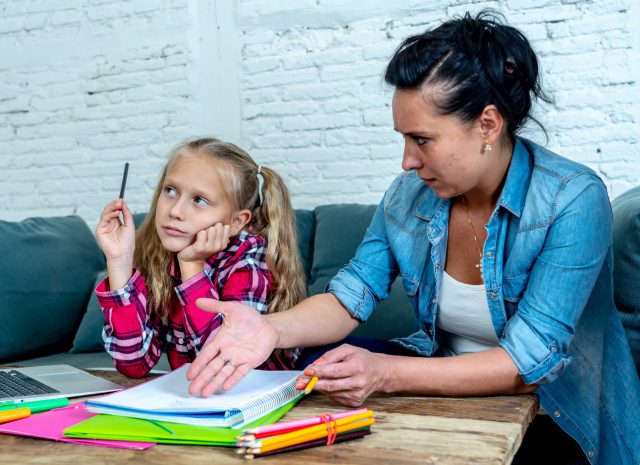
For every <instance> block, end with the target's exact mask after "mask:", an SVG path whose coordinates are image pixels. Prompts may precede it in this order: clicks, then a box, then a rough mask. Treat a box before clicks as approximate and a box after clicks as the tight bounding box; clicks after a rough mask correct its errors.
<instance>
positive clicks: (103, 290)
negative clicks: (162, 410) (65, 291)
mask: <svg viewBox="0 0 640 465" xmlns="http://www.w3.org/2000/svg"><path fill="white" fill-rule="evenodd" d="M109 289H110V278H109V277H107V278H105V279H104V281H102V282H101V283H100V284H99V285H98V287H97V288H96V295H97V296H98V302H99V303H100V306H101V307H102V311H103V312H104V329H103V332H102V338H103V339H104V346H105V349H106V351H107V353H109V355H111V358H113V361H114V364H115V366H116V369H117V370H118V371H119V372H120V373H122V374H123V375H125V376H128V377H129V378H141V377H143V376H145V375H146V374H147V373H149V371H150V370H151V368H152V367H154V366H155V364H156V363H158V360H159V358H160V356H161V354H162V344H161V342H160V338H161V335H160V334H159V329H158V328H157V327H155V326H154V325H153V324H152V322H151V321H150V319H149V315H148V313H147V309H146V302H147V290H146V285H145V282H144V278H143V277H142V275H141V274H140V273H138V272H137V271H135V272H134V274H133V276H132V277H131V279H130V280H129V281H128V282H127V283H126V284H125V285H124V286H123V287H122V288H120V289H116V290H115V291H111V290H109Z"/></svg>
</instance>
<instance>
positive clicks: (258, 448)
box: [236, 408, 375, 459]
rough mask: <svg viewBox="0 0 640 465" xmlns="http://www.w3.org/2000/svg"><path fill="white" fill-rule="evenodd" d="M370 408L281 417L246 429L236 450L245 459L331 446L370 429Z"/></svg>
mask: <svg viewBox="0 0 640 465" xmlns="http://www.w3.org/2000/svg"><path fill="white" fill-rule="evenodd" d="M374 422H375V419H374V418H373V412H372V411H371V410H368V409H366V408H362V409H358V410H347V411H344V412H339V413H334V414H331V415H320V416H317V417H312V418H305V419H302V420H294V421H284V422H279V423H274V424H273V425H265V426H259V427H257V428H253V429H249V430H245V431H244V434H243V435H242V436H239V437H238V442H237V443H236V446H237V450H236V452H237V453H238V454H239V455H244V458H245V459H253V458H258V457H264V456H267V455H273V454H279V453H281V452H289V451H293V450H300V449H307V448H309V447H316V446H323V445H327V446H330V445H331V444H334V443H336V442H342V441H348V440H351V439H358V438H361V437H363V436H366V435H367V434H370V433H371V428H370V427H371V425H372V424H373V423H374Z"/></svg>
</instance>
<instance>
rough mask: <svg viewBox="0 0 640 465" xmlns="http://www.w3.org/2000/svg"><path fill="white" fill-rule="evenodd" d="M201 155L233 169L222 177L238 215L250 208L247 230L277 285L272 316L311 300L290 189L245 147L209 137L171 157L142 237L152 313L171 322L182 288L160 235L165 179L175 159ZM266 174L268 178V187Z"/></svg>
mask: <svg viewBox="0 0 640 465" xmlns="http://www.w3.org/2000/svg"><path fill="white" fill-rule="evenodd" d="M195 154H201V155H206V156H209V157H212V158H213V159H215V160H220V161H222V162H224V163H226V165H227V166H228V167H229V168H230V169H221V170H219V173H220V177H221V179H222V183H223V184H224V186H223V187H224V191H225V192H226V194H227V200H228V201H229V202H230V204H231V206H232V209H233V210H234V211H239V210H245V209H246V210H249V211H250V212H251V220H250V222H249V224H248V225H247V226H246V228H247V229H248V230H249V231H251V232H252V233H253V234H257V235H259V236H262V237H263V238H264V239H265V240H266V246H267V266H268V268H269V271H270V272H271V276H272V283H273V285H274V292H273V294H272V295H271V298H270V300H269V304H268V313H273V312H278V311H281V310H286V309H288V308H290V307H293V306H294V305H295V304H297V303H298V302H300V301H301V300H302V299H304V298H305V297H306V283H305V274H304V270H303V268H302V260H301V258H300V252H299V250H298V243H297V234H296V226H295V219H294V213H293V208H292V207H291V200H290V199H289V190H288V189H287V186H286V185H285V183H284V181H283V180H282V178H281V177H280V176H279V175H278V174H277V173H276V172H275V171H273V170H272V169H270V168H266V167H264V166H263V167H259V166H258V165H257V164H256V162H255V161H253V159H252V158H251V156H249V154H248V153H247V152H245V151H244V150H242V149H241V148H239V147H237V146H235V145H234V144H231V143H228V142H222V141H220V140H218V139H213V138H203V139H195V140H190V141H187V142H185V143H184V144H182V145H180V146H178V147H177V148H176V149H175V150H174V151H173V152H172V153H171V155H170V156H169V160H168V161H167V164H166V165H165V167H164V169H163V170H162V174H161V176H160V181H159V182H158V186H157V187H156V190H155V193H154V195H153V200H152V202H151V207H150V209H149V213H148V214H147V216H146V218H145V219H144V221H143V222H142V225H141V226H140V229H139V230H138V232H137V234H136V249H135V253H134V262H135V264H136V266H137V267H138V270H139V271H140V273H142V275H143V276H144V278H145V281H146V284H147V298H148V301H149V302H148V305H147V308H148V309H149V312H150V314H151V315H152V316H159V317H160V318H162V319H165V320H166V318H167V317H168V316H169V312H170V310H171V299H172V297H173V295H174V291H173V288H174V287H175V286H176V285H178V284H179V283H178V282H177V280H176V279H175V278H172V277H171V275H170V274H169V269H170V267H171V265H172V263H173V260H174V253H172V252H169V251H168V250H166V249H165V248H164V247H163V246H162V243H161V242H160V238H159V237H158V234H157V232H156V226H155V223H156V207H157V204H158V199H159V197H160V194H161V193H162V188H163V185H164V181H165V177H166V175H167V173H168V172H169V170H170V169H171V167H172V166H173V164H174V163H175V161H176V160H177V159H178V158H179V157H181V156H188V155H195ZM258 168H260V174H258ZM260 176H261V177H262V179H263V180H264V183H263V185H262V186H261V185H260V184H261V183H260V180H259V177H260ZM260 187H262V195H260V192H259V188H260Z"/></svg>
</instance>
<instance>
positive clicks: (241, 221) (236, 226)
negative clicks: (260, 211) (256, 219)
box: [229, 210, 251, 236]
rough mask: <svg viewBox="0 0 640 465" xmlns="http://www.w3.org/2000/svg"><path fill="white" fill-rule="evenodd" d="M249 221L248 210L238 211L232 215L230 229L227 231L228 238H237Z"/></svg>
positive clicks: (249, 214)
mask: <svg viewBox="0 0 640 465" xmlns="http://www.w3.org/2000/svg"><path fill="white" fill-rule="evenodd" d="M249 221H251V212H250V211H249V210H240V211H237V212H235V213H234V214H233V218H231V224H230V226H231V228H230V229H229V235H230V236H237V235H238V234H240V231H242V228H244V227H245V226H246V225H247V224H248V223H249Z"/></svg>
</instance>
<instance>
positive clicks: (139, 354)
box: [96, 138, 305, 378]
mask: <svg viewBox="0 0 640 465" xmlns="http://www.w3.org/2000/svg"><path fill="white" fill-rule="evenodd" d="M120 215H122V218H123V220H124V221H123V222H121V221H120V219H119V217H120ZM96 237H97V239H98V242H99V244H100V247H101V248H102V250H103V252H104V254H105V257H106V259H107V272H108V277H107V278H106V279H105V280H104V281H103V282H101V283H100V285H99V286H98V287H97V289H96V294H97V296H98V300H99V302H100V305H101V306H102V309H103V311H104V315H105V325H104V330H103V339H104V341H105V348H106V350H107V352H108V353H109V354H110V355H111V357H112V358H113V360H114V363H115V366H116V368H117V369H118V371H119V372H121V373H123V374H124V375H126V376H129V377H132V378H138V377H142V376H144V375H146V374H147V373H148V372H149V370H150V369H151V368H152V367H153V366H154V365H155V364H156V363H157V362H158V359H159V358H160V356H161V354H162V352H163V350H166V352H167V356H168V359H169V364H170V366H171V368H172V369H175V368H178V367H179V366H181V365H183V364H184V363H188V362H191V361H192V360H193V359H194V358H195V356H196V355H197V354H198V352H199V351H200V349H201V348H202V347H203V346H204V344H205V343H206V342H207V340H208V339H209V338H210V337H212V336H213V335H214V334H215V333H216V331H217V330H218V328H219V327H220V326H221V325H222V323H223V318H222V315H220V314H211V313H209V312H205V311H203V310H201V309H199V308H198V307H197V306H196V304H195V303H196V300H197V299H198V298H201V297H208V298H213V299H216V300H226V301H229V300H231V301H239V302H243V303H245V304H247V305H249V306H251V307H253V308H255V309H256V310H258V311H259V312H260V313H263V314H264V313H272V312H277V311H278V310H281V309H287V308H290V307H291V306H293V305H295V304H296V303H298V302H299V301H300V300H302V299H303V298H304V297H305V282H304V272H303V269H302V265H301V260H300V255H299V252H298V247H297V241H296V232H295V222H294V214H293V210H292V207H291V202H290V200H289V193H288V190H287V188H286V186H285V184H284V182H283V180H282V178H281V177H280V176H279V175H278V174H277V173H276V172H275V171H273V170H271V169H269V168H266V167H264V166H258V165H257V164H256V163H255V161H253V159H252V158H251V157H250V156H249V154H248V153H246V152H245V151H243V150H242V149H240V148H238V147H236V146H235V145H233V144H230V143H227V142H222V141H219V140H217V139H212V138H207V139H197V140H192V141H189V142H186V143H184V144H183V145H181V146H179V147H178V148H177V149H175V150H174V151H173V153H172V154H171V155H170V157H169V160H168V162H167V164H166V166H165V167H164V169H163V170H162V174H161V176H160V181H159V183H158V186H157V188H156V190H155V193H154V196H153V201H152V203H151V208H150V209H149V214H148V215H147V217H146V218H145V220H144V221H143V223H142V225H141V226H140V229H139V231H138V232H137V234H136V231H135V226H134V223H133V217H132V214H131V211H130V210H129V208H128V207H127V205H126V203H125V202H124V201H123V200H122V199H118V200H114V201H112V202H110V203H109V204H107V206H106V207H105V209H104V210H103V212H102V215H101V218H100V222H99V224H98V227H97V230H96ZM292 359H293V352H292V351H276V352H274V353H273V354H272V356H271V357H270V358H269V359H268V360H267V361H266V362H265V363H264V364H263V366H262V368H267V369H287V368H290V367H291V366H292V362H293V360H292ZM225 364H226V365H228V368H227V369H228V370H235V369H236V368H237V367H236V366H235V365H234V364H233V362H232V361H230V360H228V361H225Z"/></svg>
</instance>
